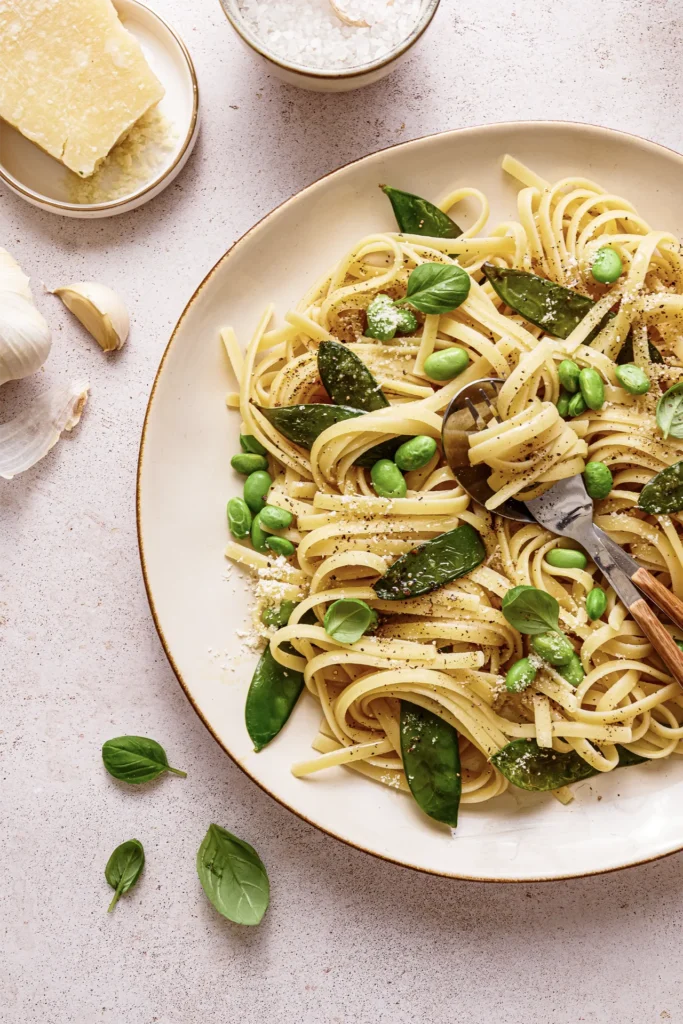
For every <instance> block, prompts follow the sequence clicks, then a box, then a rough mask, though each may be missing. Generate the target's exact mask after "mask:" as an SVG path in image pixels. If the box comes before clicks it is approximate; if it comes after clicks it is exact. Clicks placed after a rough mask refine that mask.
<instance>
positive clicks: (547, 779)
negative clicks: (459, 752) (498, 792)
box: [491, 739, 648, 792]
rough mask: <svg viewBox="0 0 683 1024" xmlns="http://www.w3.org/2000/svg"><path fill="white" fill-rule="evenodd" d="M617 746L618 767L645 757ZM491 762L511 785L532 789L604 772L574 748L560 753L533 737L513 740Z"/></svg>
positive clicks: (559, 785)
mask: <svg viewBox="0 0 683 1024" xmlns="http://www.w3.org/2000/svg"><path fill="white" fill-rule="evenodd" d="M617 750H618V752H619V764H618V766H617V767H619V768H626V767H628V766H629V765H633V764H642V763H643V762H644V761H647V760H648V758H646V757H641V756H640V754H634V753H632V751H630V750H627V749H626V747H622V746H620V745H619V744H617ZM491 763H492V764H494V765H495V766H496V768H497V769H498V771H499V772H501V773H502V774H503V775H504V776H505V778H506V779H508V781H509V782H511V783H512V784H513V786H517V787H518V788H519V789H528V790H533V791H535V792H546V791H548V790H551V789H559V788H560V787H561V786H568V785H570V784H571V783H572V782H580V781H581V780H582V779H589V778H591V777H592V776H594V775H602V774H603V773H602V772H599V771H597V769H595V768H592V767H591V766H590V765H589V764H588V762H587V761H584V759H583V758H582V757H581V756H580V755H579V754H577V753H576V751H575V750H570V751H568V752H567V753H560V752H559V751H557V750H553V749H552V747H539V745H538V743H537V742H536V740H525V739H520V740H513V741H512V742H511V743H508V744H507V745H506V746H504V747H503V748H502V750H499V751H498V752H497V753H496V754H494V755H493V757H492V758H491Z"/></svg>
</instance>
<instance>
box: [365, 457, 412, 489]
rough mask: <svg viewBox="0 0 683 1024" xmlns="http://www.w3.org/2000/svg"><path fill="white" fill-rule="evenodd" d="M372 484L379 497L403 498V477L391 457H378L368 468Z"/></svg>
mask: <svg viewBox="0 0 683 1024" xmlns="http://www.w3.org/2000/svg"><path fill="white" fill-rule="evenodd" d="M370 476H371V478H372V486H373V487H374V488H375V493H376V494H378V495H379V497H380V498H405V496H406V491H407V490H408V488H407V486H406V481H405V477H404V476H403V473H402V472H401V470H400V469H399V468H398V466H397V465H396V463H395V462H392V461H391V459H380V460H379V462H376V463H375V465H374V466H373V467H372V469H371V470H370Z"/></svg>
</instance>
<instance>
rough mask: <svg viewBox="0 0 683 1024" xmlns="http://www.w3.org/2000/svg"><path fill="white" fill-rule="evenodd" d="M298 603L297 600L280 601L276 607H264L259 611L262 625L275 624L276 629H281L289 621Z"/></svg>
mask: <svg viewBox="0 0 683 1024" xmlns="http://www.w3.org/2000/svg"><path fill="white" fill-rule="evenodd" d="M298 603H299V602H298V601H282V602H281V604H279V605H278V607H277V608H273V607H272V606H271V607H269V608H264V609H263V611H262V612H261V622H262V623H263V625H264V626H277V628H278V629H282V627H283V626H286V625H287V623H288V622H289V620H290V618H291V615H292V612H293V611H294V609H295V608H296V606H297V604H298Z"/></svg>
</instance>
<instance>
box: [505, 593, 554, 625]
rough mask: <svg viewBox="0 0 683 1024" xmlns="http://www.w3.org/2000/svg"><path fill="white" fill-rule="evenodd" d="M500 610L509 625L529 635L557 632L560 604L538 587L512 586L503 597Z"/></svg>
mask: <svg viewBox="0 0 683 1024" xmlns="http://www.w3.org/2000/svg"><path fill="white" fill-rule="evenodd" d="M501 610H502V612H503V615H504V616H505V618H506V619H507V620H508V622H509V623H510V625H511V626H513V627H514V629H516V630H517V631H518V632H519V633H528V634H529V635H530V636H535V635H539V634H541V633H547V632H548V630H553V631H555V632H557V630H558V625H557V624H558V620H559V615H560V606H559V604H558V603H557V601H556V600H555V598H554V597H553V596H552V594H547V593H546V592H545V590H539V589H538V587H527V586H522V587H513V588H512V590H508V592H507V594H506V595H505V597H504V598H503V603H502V607H501Z"/></svg>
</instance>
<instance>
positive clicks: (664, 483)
mask: <svg viewBox="0 0 683 1024" xmlns="http://www.w3.org/2000/svg"><path fill="white" fill-rule="evenodd" d="M638 508H642V509H643V510H644V511H645V512H649V513H650V514H651V515H655V516H662V515H670V514H671V513H672V512H680V511H681V509H683V462H675V463H674V464H673V466H668V467H667V468H666V469H663V470H662V471H661V473H657V476H655V477H653V478H652V480H650V482H649V483H647V484H645V486H644V487H643V489H642V491H641V492H640V497H639V498H638Z"/></svg>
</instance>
